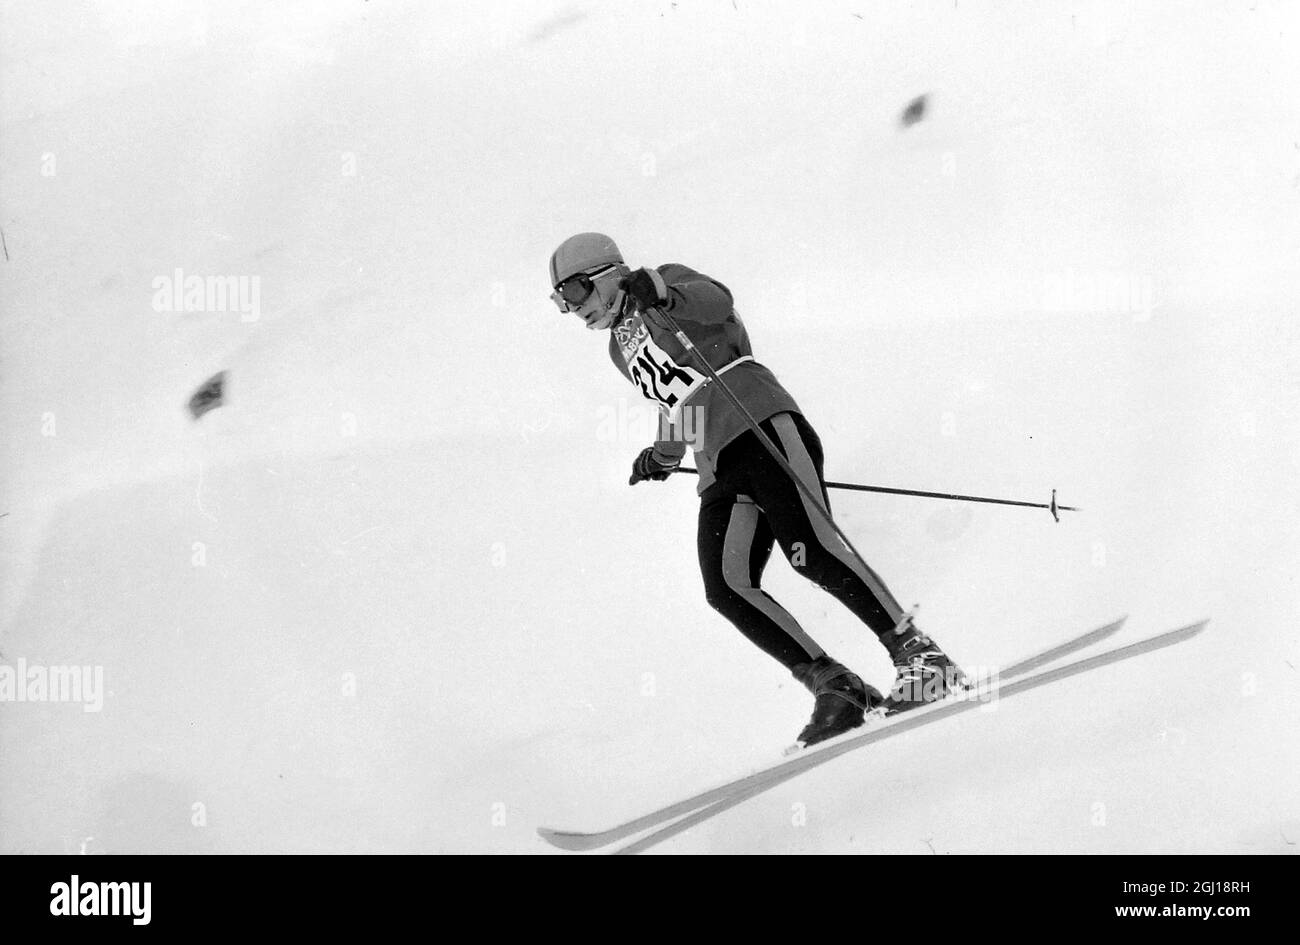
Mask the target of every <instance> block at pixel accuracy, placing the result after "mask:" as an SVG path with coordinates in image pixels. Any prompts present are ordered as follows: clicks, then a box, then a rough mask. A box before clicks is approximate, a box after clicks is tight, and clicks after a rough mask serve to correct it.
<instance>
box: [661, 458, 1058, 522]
mask: <svg viewBox="0 0 1300 945" xmlns="http://www.w3.org/2000/svg"><path fill="white" fill-rule="evenodd" d="M673 471H674V472H679V473H689V474H691V475H694V476H698V475H699V474H700V471H699V470H698V469H692V468H691V467H690V466H678V467H677V468H676V469H675V470H673ZM826 488H827V489H847V490H849V491H851V492H883V493H885V494H886V495H915V496H921V497H922V498H925V499H952V500H953V501H955V502H988V503H989V504H991V505H1021V506H1024V507H1025V508H1030V509H1047V510H1048V511H1050V512H1051V513H1052V518H1054V519H1056V520H1057V521H1058V522H1059V521H1060V520H1061V517H1060V516H1059V515H1058V514H1057V513H1058V512H1082V511H1083V510H1082V509H1080V508H1079V507H1078V506H1074V505H1061V504H1059V503H1058V502H1057V501H1056V490H1055V489H1053V490H1052V501H1051V502H1021V501H1018V500H1016V499H990V498H988V497H987V496H982V495H961V494H960V493H956V492H923V491H921V490H920V489H894V488H891V487H889V486H865V485H862V484H861V483H856V482H830V481H828V482H827V483H826Z"/></svg>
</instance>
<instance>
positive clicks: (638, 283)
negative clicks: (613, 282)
mask: <svg viewBox="0 0 1300 945" xmlns="http://www.w3.org/2000/svg"><path fill="white" fill-rule="evenodd" d="M619 288H620V289H622V290H623V291H624V292H626V293H627V294H628V296H630V297H631V299H632V301H633V302H634V303H635V304H636V307H637V308H638V309H640V310H641V311H643V312H644V311H645V310H646V309H648V308H652V307H654V306H657V305H663V304H664V303H665V302H667V301H668V286H667V284H666V283H665V282H664V277H663V276H661V275H659V271H658V270H657V269H637V270H636V271H634V272H630V273H628V274H627V275H626V276H624V277H623V280H622V282H620V283H619Z"/></svg>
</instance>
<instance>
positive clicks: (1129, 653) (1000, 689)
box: [613, 620, 1209, 855]
mask: <svg viewBox="0 0 1300 945" xmlns="http://www.w3.org/2000/svg"><path fill="white" fill-rule="evenodd" d="M1208 622H1209V621H1207V620H1202V621H1199V622H1198V623H1193V624H1188V625H1187V626H1185V627H1179V628H1178V629H1177V630H1170V631H1167V632H1165V633H1159V634H1156V635H1155V636H1150V637H1146V638H1145V639H1142V640H1138V641H1137V642H1136V643H1130V644H1129V645H1128V646H1121V647H1116V648H1114V649H1110V650H1103V651H1102V652H1101V653H1097V654H1094V655H1093V656H1086V657H1084V658H1083V659H1080V660H1076V661H1074V662H1073V663H1066V664H1065V665H1063V666H1055V667H1052V668H1050V669H1044V670H1043V671H1041V672H1038V673H1033V674H1032V675H1027V676H1021V677H1020V678H1019V679H1016V680H1013V681H1011V682H1009V683H1005V684H1003V683H1002V682H1001V681H1000V680H999V681H998V682H996V683H995V684H994V687H993V689H992V692H994V693H995V694H996V697H997V698H998V699H1006V698H1009V697H1010V696H1013V695H1016V694H1017V693H1020V692H1027V691H1029V690H1030V689H1036V688H1038V687H1039V686H1045V685H1047V684H1048V683H1053V682H1057V681H1059V680H1062V679H1068V678H1069V677H1071V676H1077V675H1079V674H1080V673H1085V672H1088V671H1090V670H1093V669H1097V668H1099V667H1102V666H1109V665H1112V664H1114V663H1119V662H1123V661H1124V660H1127V659H1131V658H1132V657H1134V656H1139V655H1141V654H1143V653H1150V652H1151V651H1153V650H1158V649H1162V648H1164V647H1167V646H1173V645H1174V644H1176V643H1181V642H1183V641H1184V640H1188V639H1191V638H1192V637H1194V636H1196V635H1197V634H1198V633H1200V632H1201V631H1202V630H1204V629H1205V626H1206V624H1207V623H1208ZM977 692H978V690H977ZM982 704H983V700H981V699H972V698H970V697H969V696H967V697H966V698H963V697H962V696H955V697H953V698H951V699H947V700H944V701H942V702H939V703H936V704H935V705H934V706H933V707H927V708H925V709H914V710H912V711H911V712H907V713H905V714H903V715H900V716H897V717H896V718H895V719H893V720H891V721H886V722H885V723H884V724H882V725H881V726H878V727H876V728H875V729H873V730H872V731H869V732H861V733H859V734H857V735H856V736H851V737H850V738H847V739H843V740H841V741H839V743H838V744H837V745H836V746H835V747H834V748H833V749H832V750H831V751H828V752H820V753H817V754H816V755H814V756H812V757H806V758H798V757H796V759H795V761H793V762H791V763H790V764H787V765H781V766H779V767H777V768H773V769H769V770H768V771H767V772H765V773H764V775H763V776H762V777H759V778H746V779H743V781H741V782H737V784H736V786H735V788H734V789H733V790H732V791H731V792H729V793H727V794H726V795H725V796H723V797H722V798H721V799H719V800H717V801H715V802H714V803H712V804H709V805H707V806H704V807H701V808H697V809H696V810H695V811H694V812H693V813H691V814H689V815H687V816H685V817H682V818H681V819H680V820H676V821H674V822H672V823H671V824H668V825H667V826H665V827H661V828H660V829H658V830H656V831H654V832H652V833H650V834H648V835H647V836H644V837H641V838H640V839H638V840H636V841H634V842H632V843H630V844H628V845H627V846H624V847H620V848H619V849H617V850H614V851H613V852H614V853H616V854H622V855H629V854H634V853H640V852H641V851H642V850H645V849H648V848H649V847H652V846H654V845H655V844H657V843H662V842H663V841H664V840H667V839H668V838H670V837H673V836H676V835H677V834H679V833H681V832H682V831H684V830H689V829H690V828H691V827H693V826H695V825H696V824H698V823H700V822H701V821H704V820H708V819H709V818H711V817H716V816H717V815H718V814H721V813H722V812H723V811H725V810H728V809H730V808H732V807H735V806H736V805H737V804H740V803H741V802H743V801H746V800H748V799H749V798H751V797H754V796H756V795H758V794H762V793H763V792H765V791H768V790H770V789H771V788H774V787H776V786H777V785H779V784H781V783H783V782H785V781H788V780H790V779H791V778H793V777H796V776H798V775H800V774H802V773H803V772H805V771H807V770H808V769H809V768H814V767H816V766H817V765H820V764H824V763H825V762H827V761H830V760H831V759H832V758H834V757H837V756H839V755H842V754H844V753H845V752H848V751H852V750H853V749H855V748H861V747H862V746H864V745H869V744H871V743H873V742H878V741H881V740H882V739H885V738H888V737H890V736H891V735H898V734H900V733H902V732H906V731H911V730H912V729H914V728H919V727H920V726H922V725H926V724H928V723H930V722H937V721H938V720H939V719H943V718H948V717H949V716H953V715H957V714H958V713H960V712H964V711H966V710H968V709H973V708H977V707H979V706H980V705H982ZM798 761H803V762H804V764H797V762H798Z"/></svg>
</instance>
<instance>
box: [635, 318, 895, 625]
mask: <svg viewBox="0 0 1300 945" xmlns="http://www.w3.org/2000/svg"><path fill="white" fill-rule="evenodd" d="M650 310H651V311H653V312H654V313H655V314H656V315H658V316H659V317H660V318H662V319H663V320H664V322H666V323H667V325H668V328H669V330H670V331H671V332H672V333H673V335H674V336H675V337H676V338H677V340H678V341H679V342H680V343H681V345H682V347H684V348H685V349H686V350H687V352H689V353H690V354H693V355H695V360H696V361H698V362H699V364H700V366H701V367H702V368H704V373H705V374H707V375H708V377H709V381H710V382H711V383H712V384H714V385H716V386H717V388H718V390H720V391H722V394H723V396H725V397H726V398H727V400H729V401H730V402H731V405H732V406H733V407H735V408H736V410H737V412H738V413H739V414H740V415H741V416H742V417H744V418H745V423H746V424H748V425H749V428H750V429H751V430H752V431H753V432H754V435H755V436H757V437H758V441H759V442H760V443H762V444H763V446H764V448H766V450H767V451H768V453H770V454H771V456H772V459H773V460H774V461H775V462H776V464H777V465H778V466H780V467H781V469H782V471H784V472H785V474H786V475H787V476H789V477H790V481H791V482H793V483H794V484H795V486H796V487H798V489H799V491H800V492H802V493H803V495H804V498H806V499H807V500H808V502H809V503H810V504H811V505H812V507H813V509H814V510H816V512H817V514H818V515H819V516H821V518H822V520H823V521H825V522H826V524H827V525H829V526H830V527H831V529H832V530H834V532H835V534H836V535H837V536H838V537H839V539H840V541H842V542H843V543H844V547H845V548H846V549H848V552H849V553H850V554H851V555H853V557H854V558H856V559H857V560H858V563H859V564H860V565H861V566H862V567H863V568H864V569H865V570H866V572H867V573H868V574H871V573H873V572H872V570H871V567H870V565H868V564H867V562H866V559H865V558H863V557H862V555H861V554H860V553H859V552H858V549H857V548H855V547H854V546H853V542H852V541H850V540H849V536H848V535H846V534H844V529H842V528H840V526H839V525H838V524H837V523H836V521H835V519H833V518H831V513H830V512H829V511H828V510H827V508H826V506H825V505H824V504H823V503H824V502H825V498H824V497H823V496H821V495H818V494H817V493H815V492H813V490H812V489H811V488H810V487H809V486H808V484H807V483H806V482H804V481H803V480H802V479H800V478H799V474H798V473H797V472H795V471H794V467H793V466H791V465H790V463H789V461H788V460H787V459H786V458H785V456H784V454H782V452H781V450H780V449H779V448H778V447H777V445H776V444H775V443H773V442H772V438H771V437H770V436H768V435H767V433H766V431H764V430H763V428H762V427H760V426H759V425H758V421H757V420H755V419H754V415H753V414H752V413H750V412H749V410H748V409H746V407H745V405H744V404H742V403H741V402H740V398H739V397H737V396H736V394H735V392H734V391H732V389H731V388H730V387H728V386H727V382H726V381H724V380H723V379H722V378H721V377H720V376H719V375H718V372H717V371H715V370H714V369H713V365H711V364H709V361H708V359H707V358H706V357H704V355H703V354H701V353H700V350H699V349H698V348H696V347H695V342H693V341H691V339H690V338H688V337H687V336H686V332H684V331H682V329H681V326H680V325H678V324H677V319H675V318H673V317H672V316H671V315H669V314H668V313H667V312H666V311H664V310H663V309H662V308H660V307H659V306H657V305H653V306H651V307H650ZM890 596H891V597H892V595H890ZM895 604H896V606H898V609H899V610H900V611H902V610H903V607H902V605H901V604H898V603H897V601H895Z"/></svg>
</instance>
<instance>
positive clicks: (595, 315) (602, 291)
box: [552, 266, 623, 331]
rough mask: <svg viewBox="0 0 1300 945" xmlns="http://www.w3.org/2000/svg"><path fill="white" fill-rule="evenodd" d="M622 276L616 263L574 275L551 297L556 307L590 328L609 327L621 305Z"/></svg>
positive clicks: (594, 329)
mask: <svg viewBox="0 0 1300 945" xmlns="http://www.w3.org/2000/svg"><path fill="white" fill-rule="evenodd" d="M621 276H622V271H621V270H620V269H619V267H617V266H608V267H606V268H604V269H600V270H597V271H595V272H592V273H583V274H580V275H577V276H573V277H572V278H569V279H566V280H565V281H564V282H562V283H560V285H559V286H558V287H557V288H556V290H555V293H554V295H553V296H552V298H554V299H555V303H556V305H557V306H559V307H560V308H561V309H562V310H565V311H570V312H573V313H574V314H575V315H577V316H578V317H579V318H581V319H582V320H583V322H584V323H585V324H586V326H587V327H588V328H590V329H592V330H593V331H596V330H599V329H602V328H608V327H609V326H610V325H611V324H613V322H614V319H615V317H616V316H617V315H618V310H619V309H620V308H621V307H622V303H623V293H622V291H621V290H620V289H619V288H618V283H619V279H620V277H621Z"/></svg>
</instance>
